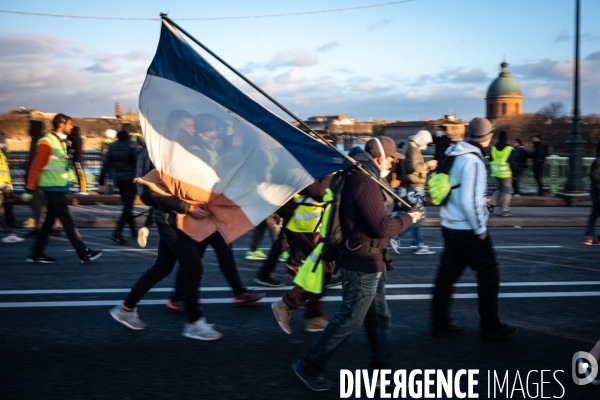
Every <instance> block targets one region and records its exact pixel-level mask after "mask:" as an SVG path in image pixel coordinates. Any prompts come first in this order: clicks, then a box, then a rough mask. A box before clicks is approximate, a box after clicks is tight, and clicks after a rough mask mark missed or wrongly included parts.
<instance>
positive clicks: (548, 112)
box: [537, 101, 566, 123]
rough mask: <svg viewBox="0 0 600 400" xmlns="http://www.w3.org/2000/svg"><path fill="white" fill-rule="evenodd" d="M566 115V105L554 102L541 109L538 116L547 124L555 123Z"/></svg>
mask: <svg viewBox="0 0 600 400" xmlns="http://www.w3.org/2000/svg"><path fill="white" fill-rule="evenodd" d="M565 114H566V112H565V105H564V104H563V103H562V102H561V101H553V102H552V103H550V104H548V105H547V106H544V107H542V108H540V109H539V111H538V112H537V115H538V116H539V117H540V118H541V119H543V120H545V121H546V122H550V123H552V122H554V121H556V120H558V119H560V118H562V117H564V116H565Z"/></svg>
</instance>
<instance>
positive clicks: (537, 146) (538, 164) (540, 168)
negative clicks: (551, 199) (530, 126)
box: [527, 135, 548, 196]
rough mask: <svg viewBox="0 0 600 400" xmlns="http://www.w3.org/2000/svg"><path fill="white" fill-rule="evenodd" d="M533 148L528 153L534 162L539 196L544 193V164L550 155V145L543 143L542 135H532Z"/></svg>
mask: <svg viewBox="0 0 600 400" xmlns="http://www.w3.org/2000/svg"><path fill="white" fill-rule="evenodd" d="M531 143H533V148H532V149H531V151H530V152H529V154H528V155H527V157H529V158H531V159H532V162H533V177H534V178H535V181H536V183H537V186H538V196H543V195H544V182H543V179H544V165H546V157H548V147H547V146H546V145H545V144H543V143H542V137H541V136H540V135H533V136H532V137H531Z"/></svg>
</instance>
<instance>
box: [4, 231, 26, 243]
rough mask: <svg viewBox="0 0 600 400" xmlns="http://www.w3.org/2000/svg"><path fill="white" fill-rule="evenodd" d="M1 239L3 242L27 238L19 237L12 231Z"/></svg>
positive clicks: (18, 241)
mask: <svg viewBox="0 0 600 400" xmlns="http://www.w3.org/2000/svg"><path fill="white" fill-rule="evenodd" d="M0 241H2V243H20V242H23V241H25V239H23V238H22V237H18V236H17V235H15V234H14V233H11V234H10V235H8V236H6V237H3V238H2V239H0Z"/></svg>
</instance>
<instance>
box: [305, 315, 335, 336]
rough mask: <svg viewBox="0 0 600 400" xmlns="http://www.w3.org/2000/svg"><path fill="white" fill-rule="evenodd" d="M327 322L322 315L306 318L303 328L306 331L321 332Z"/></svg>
mask: <svg viewBox="0 0 600 400" xmlns="http://www.w3.org/2000/svg"><path fill="white" fill-rule="evenodd" d="M328 323H329V320H327V318H325V317H323V316H321V317H315V318H311V319H307V320H306V325H304V330H305V331H306V332H322V331H323V330H324V329H325V327H326V326H327V324H328Z"/></svg>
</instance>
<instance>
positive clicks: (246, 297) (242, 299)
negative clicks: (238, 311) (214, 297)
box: [233, 289, 267, 306]
mask: <svg viewBox="0 0 600 400" xmlns="http://www.w3.org/2000/svg"><path fill="white" fill-rule="evenodd" d="M266 295H267V294H266V293H264V292H263V293H256V292H255V291H254V290H248V289H246V291H244V293H242V294H240V295H239V296H235V297H234V298H233V303H234V304H235V305H236V306H245V305H247V304H252V303H256V302H257V301H259V300H260V299H262V298H263V297H265V296H266Z"/></svg>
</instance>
